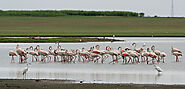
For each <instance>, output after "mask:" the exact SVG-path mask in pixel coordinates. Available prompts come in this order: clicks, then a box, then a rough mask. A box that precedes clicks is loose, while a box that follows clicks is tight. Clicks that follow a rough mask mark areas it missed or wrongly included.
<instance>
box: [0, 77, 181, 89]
mask: <svg viewBox="0 0 185 89" xmlns="http://www.w3.org/2000/svg"><path fill="white" fill-rule="evenodd" d="M184 88H185V85H159V84H99V83H80V81H75V80H35V79H31V80H23V79H0V89H184Z"/></svg>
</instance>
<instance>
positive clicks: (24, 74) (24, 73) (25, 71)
mask: <svg viewBox="0 0 185 89" xmlns="http://www.w3.org/2000/svg"><path fill="white" fill-rule="evenodd" d="M27 71H28V64H26V67H25V68H24V70H23V72H22V74H23V79H25V78H26V73H27Z"/></svg>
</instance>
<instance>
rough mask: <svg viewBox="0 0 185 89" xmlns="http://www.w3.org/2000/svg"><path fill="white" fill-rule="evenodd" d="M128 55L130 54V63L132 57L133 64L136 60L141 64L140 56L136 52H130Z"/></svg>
mask: <svg viewBox="0 0 185 89" xmlns="http://www.w3.org/2000/svg"><path fill="white" fill-rule="evenodd" d="M128 53H129V57H130V58H129V61H128V63H129V62H130V60H131V57H132V58H133V60H132V63H134V60H135V61H136V62H137V63H139V55H138V54H137V53H136V52H134V51H128ZM136 58H137V59H138V60H136Z"/></svg>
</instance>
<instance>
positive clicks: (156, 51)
mask: <svg viewBox="0 0 185 89" xmlns="http://www.w3.org/2000/svg"><path fill="white" fill-rule="evenodd" d="M151 50H152V51H153V52H154V53H155V54H156V55H157V56H158V60H157V62H158V63H159V62H160V58H159V57H160V56H161V52H160V51H159V50H155V46H154V45H153V46H152V47H151Z"/></svg>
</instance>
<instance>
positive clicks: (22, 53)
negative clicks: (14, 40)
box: [16, 44, 27, 63]
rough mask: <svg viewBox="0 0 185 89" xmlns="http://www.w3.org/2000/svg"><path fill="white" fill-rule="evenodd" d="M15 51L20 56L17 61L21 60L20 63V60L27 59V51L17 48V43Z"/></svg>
mask: <svg viewBox="0 0 185 89" xmlns="http://www.w3.org/2000/svg"><path fill="white" fill-rule="evenodd" d="M16 52H17V54H18V55H19V56H20V61H19V62H21V63H22V62H26V60H27V52H26V51H25V50H23V49H21V48H19V45H18V44H17V47H16ZM22 57H24V60H23V58H22Z"/></svg>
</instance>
